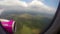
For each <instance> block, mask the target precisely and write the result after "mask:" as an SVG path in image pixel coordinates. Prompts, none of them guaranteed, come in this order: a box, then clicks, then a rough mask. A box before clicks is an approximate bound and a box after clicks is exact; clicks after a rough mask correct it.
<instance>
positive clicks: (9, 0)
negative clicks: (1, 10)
mask: <svg viewBox="0 0 60 34" xmlns="http://www.w3.org/2000/svg"><path fill="white" fill-rule="evenodd" d="M0 5H6V6H13V5H20V6H23V7H27V4H26V2H23V1H19V0H4V1H0Z"/></svg>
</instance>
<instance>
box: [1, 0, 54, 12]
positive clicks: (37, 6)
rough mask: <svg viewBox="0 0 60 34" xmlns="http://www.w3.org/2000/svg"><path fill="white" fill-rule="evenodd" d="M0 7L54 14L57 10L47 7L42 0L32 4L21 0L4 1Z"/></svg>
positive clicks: (33, 0) (36, 0)
mask: <svg viewBox="0 0 60 34" xmlns="http://www.w3.org/2000/svg"><path fill="white" fill-rule="evenodd" d="M0 7H3V8H5V9H6V10H20V11H23V10H25V11H27V10H31V11H40V12H47V13H54V11H55V8H53V7H49V6H47V5H45V4H44V3H43V2H42V1H40V0H32V2H29V3H27V2H25V1H21V0H3V1H0Z"/></svg>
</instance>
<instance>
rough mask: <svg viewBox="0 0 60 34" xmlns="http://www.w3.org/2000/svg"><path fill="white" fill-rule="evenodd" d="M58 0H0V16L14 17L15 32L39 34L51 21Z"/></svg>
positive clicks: (16, 33)
mask: <svg viewBox="0 0 60 34" xmlns="http://www.w3.org/2000/svg"><path fill="white" fill-rule="evenodd" d="M58 3H59V0H0V18H5V19H14V20H15V21H16V23H17V25H16V26H17V27H16V32H15V34H39V33H41V32H42V31H43V29H45V28H46V27H48V25H49V24H50V23H51V21H52V19H53V17H54V15H55V13H56V10H57V7H58Z"/></svg>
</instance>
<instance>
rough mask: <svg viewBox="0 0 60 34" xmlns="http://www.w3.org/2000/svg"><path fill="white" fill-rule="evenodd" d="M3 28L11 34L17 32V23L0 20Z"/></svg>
mask: <svg viewBox="0 0 60 34" xmlns="http://www.w3.org/2000/svg"><path fill="white" fill-rule="evenodd" d="M0 21H1V25H2V27H3V28H4V29H5V30H6V31H7V32H8V33H10V34H13V32H15V30H16V26H15V25H16V23H15V21H14V20H7V19H0Z"/></svg>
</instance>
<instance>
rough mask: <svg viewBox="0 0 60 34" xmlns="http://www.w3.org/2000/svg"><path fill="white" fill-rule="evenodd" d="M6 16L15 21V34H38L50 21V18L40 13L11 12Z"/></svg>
mask: <svg viewBox="0 0 60 34" xmlns="http://www.w3.org/2000/svg"><path fill="white" fill-rule="evenodd" d="M7 18H8V19H10V18H13V19H14V20H15V21H16V23H17V25H16V26H17V27H16V32H15V34H39V33H41V32H42V31H43V29H44V28H46V27H47V25H49V22H51V19H50V18H48V17H44V16H41V15H34V16H33V15H30V14H21V15H17V14H11V15H9V16H8V17H7Z"/></svg>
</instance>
